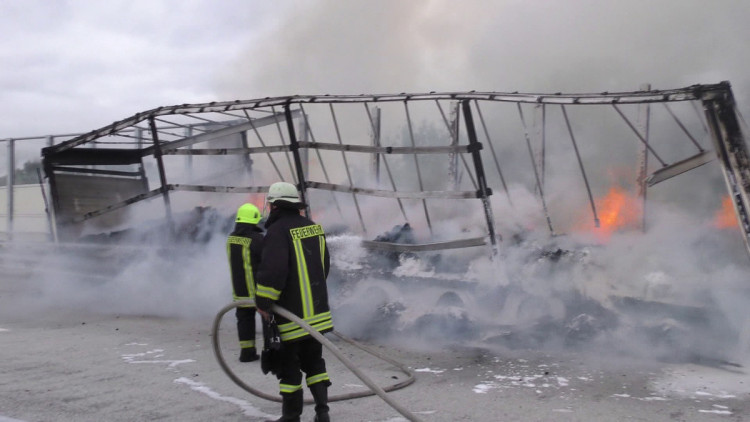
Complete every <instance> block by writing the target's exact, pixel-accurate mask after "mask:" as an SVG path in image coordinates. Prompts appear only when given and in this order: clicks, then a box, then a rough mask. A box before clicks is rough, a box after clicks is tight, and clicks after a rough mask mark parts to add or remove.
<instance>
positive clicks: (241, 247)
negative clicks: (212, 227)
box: [227, 223, 263, 300]
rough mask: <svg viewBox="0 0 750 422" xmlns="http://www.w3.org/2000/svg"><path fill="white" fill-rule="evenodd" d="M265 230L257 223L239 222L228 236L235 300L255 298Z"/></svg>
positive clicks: (228, 251)
mask: <svg viewBox="0 0 750 422" xmlns="http://www.w3.org/2000/svg"><path fill="white" fill-rule="evenodd" d="M262 246H263V231H262V230H261V229H260V228H259V227H258V226H257V225H255V224H247V223H237V224H235V227H234V231H233V232H232V233H231V234H230V235H229V237H228V238H227V258H228V259H229V270H230V272H231V277H232V296H233V298H234V300H255V273H256V272H257V270H258V267H259V266H260V259H261V251H262V250H263V247H262Z"/></svg>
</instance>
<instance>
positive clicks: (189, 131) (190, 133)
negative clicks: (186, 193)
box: [184, 126, 193, 174]
mask: <svg viewBox="0 0 750 422" xmlns="http://www.w3.org/2000/svg"><path fill="white" fill-rule="evenodd" d="M184 133H185V137H186V138H189V137H191V136H193V127H192V126H188V127H186V128H185V131H184ZM192 149H193V144H190V145H188V150H192ZM187 168H188V174H193V154H188V156H187Z"/></svg>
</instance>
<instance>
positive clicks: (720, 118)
mask: <svg viewBox="0 0 750 422" xmlns="http://www.w3.org/2000/svg"><path fill="white" fill-rule="evenodd" d="M420 101H435V102H436V104H437V106H438V109H439V110H440V113H441V115H442V117H443V120H444V122H445V123H446V126H447V128H448V131H449V137H450V139H451V140H452V141H457V140H458V138H459V137H460V135H459V133H458V119H456V120H455V122H449V121H448V119H446V117H445V114H444V113H443V111H442V107H441V105H440V101H450V102H455V103H457V104H460V108H459V113H460V112H462V113H463V114H464V116H463V119H464V125H465V127H464V128H462V130H464V131H465V134H466V135H465V136H466V139H467V144H464V145H461V144H459V143H458V142H451V145H447V146H434V145H433V146H417V143H416V140H415V135H414V131H413V128H412V118H413V117H412V116H411V110H410V107H409V105H410V104H412V103H416V102H420ZM679 101H692V102H696V101H700V102H702V104H703V108H704V113H705V118H706V119H707V121H708V128H709V129H710V131H711V135H712V139H713V142H714V147H715V149H716V153H717V155H718V157H719V159H720V162H721V164H722V170H723V172H724V177H725V181H726V184H727V188H728V190H729V193H730V196H731V197H732V200H733V203H734V207H735V212H736V215H737V218H738V220H739V221H740V225H741V227H742V230H743V235H744V240H745V243H746V245H747V248H748V252H749V253H750V219H749V217H748V209H750V202H749V201H750V200H749V198H748V197H749V194H748V192H749V191H750V164H749V163H748V154H747V146H746V143H745V139H744V137H743V135H742V133H741V131H740V127H739V123H738V120H737V116H736V109H735V104H734V100H733V97H732V93H731V87H730V85H729V83H728V82H722V83H719V84H714V85H694V86H691V87H687V88H681V89H672V90H659V91H654V90H644V91H635V92H620V93H607V92H605V93H596V94H560V93H557V94H523V93H499V92H475V91H471V92H445V93H434V92H432V93H417V94H407V93H401V94H384V95H297V96H287V97H273V98H263V99H254V100H246V101H229V102H214V103H206V104H183V105H175V106H169V107H159V108H156V109H153V110H149V111H146V112H143V113H138V114H136V115H134V116H132V117H130V118H127V119H124V120H121V121H118V122H115V123H113V124H111V125H108V126H105V127H103V128H100V129H97V130H94V131H91V132H89V133H87V134H83V135H80V136H78V137H75V138H73V139H71V140H69V141H67V142H63V143H61V144H59V145H55V146H50V147H47V148H44V149H43V151H42V154H43V158H44V162H45V173H46V175H47V177H48V180H49V182H50V185H51V188H52V189H51V190H52V192H53V193H52V199H53V201H52V202H53V206H55V193H54V191H55V187H54V184H55V181H54V180H55V179H54V173H55V171H60V170H62V169H61V168H60V167H59V161H60V157H65V156H66V155H67V154H71V153H72V154H74V155H75V154H76V152H72V151H79V150H81V149H86V148H81V147H83V146H85V145H87V144H92V145H94V144H95V143H98V142H103V141H104V140H105V138H107V137H111V136H115V137H120V138H124V139H137V140H138V141H139V142H140V141H141V138H142V137H141V136H140V135H138V136H133V135H132V133H133V131H134V130H135V131H136V132H137V133H140V132H142V131H148V132H150V133H151V138H152V145H151V146H148V147H145V148H141V147H140V146H138V147H137V149H135V150H134V151H136V152H131V153H132V154H136V155H137V156H138V157H139V158H143V157H146V156H149V155H153V157H154V158H155V159H156V160H157V163H158V168H159V176H160V177H159V178H160V185H161V186H160V187H159V188H158V189H156V190H152V191H150V192H148V193H146V194H143V195H139V196H138V197H134V198H129V199H127V200H125V201H123V202H121V203H118V204H112V205H111V206H108V207H106V208H104V209H101V210H97V211H94V212H90V213H88V214H86V215H84V216H83V217H82V218H81V220H82V221H83V220H86V219H88V218H92V217H94V216H97V215H101V214H104V213H107V212H109V211H112V210H114V209H117V208H121V207H124V206H127V205H129V204H132V203H134V202H138V201H140V200H143V199H147V198H152V197H154V196H157V195H163V196H164V202H165V208H166V209H167V214H168V218H169V214H170V210H169V208H170V206H169V196H168V193H169V191H172V190H182V191H193V192H196V191H198V192H223V193H263V192H266V191H267V188H268V186H266V185H259V186H205V185H186V184H169V183H168V182H167V178H166V171H165V169H164V165H163V162H162V158H163V156H165V155H188V156H190V157H192V156H193V155H236V154H242V155H244V156H246V157H247V159H248V160H249V161H248V162H251V156H252V155H253V154H266V155H267V156H268V158H269V159H270V161H271V164H272V165H273V168H274V170H275V172H276V174H277V175H278V177H279V178H281V179H283V173H282V170H281V168H280V167H279V166H278V165H277V163H276V160H275V159H274V158H273V157H272V153H283V154H284V155H285V158H286V160H287V164H288V166H289V169H290V171H291V175H292V177H291V178H292V179H293V182H294V183H296V184H297V186H298V187H299V189H300V191H301V193H302V195H303V197H304V198H305V200H306V202H307V199H308V197H307V195H308V190H309V189H320V190H326V191H330V192H331V194H332V195H333V194H334V192H345V193H348V194H351V195H352V198H353V200H354V202H355V206H356V208H357V214H358V218H359V220H360V223H361V226H362V231H363V232H366V230H367V229H366V225H365V223H364V221H363V217H362V213H361V210H360V206H359V202H358V198H357V197H358V195H367V196H379V197H388V198H395V199H396V200H397V201H398V204H399V208H400V210H401V213H402V215H403V216H404V218H405V219H407V220H408V218H407V213H406V210H405V208H404V205H403V203H402V200H403V199H415V200H419V201H421V203H422V208H423V210H424V217H425V219H426V221H427V226H428V227H429V228H430V230H432V221H431V218H430V213H429V210H428V207H427V201H426V200H427V199H430V198H441V199H469V198H475V199H480V200H481V201H482V204H483V208H484V212H485V216H486V220H487V221H486V223H487V236H486V237H484V238H483V239H484V240H482V242H481V243H482V244H485V245H487V244H488V243H489V244H491V245H492V246H495V242H496V240H495V237H496V236H495V227H494V221H493V214H492V210H491V208H490V201H489V197H490V195H491V194H492V190H491V188H490V187H489V186H488V184H487V180H486V177H485V174H484V165H483V163H482V156H481V154H480V151H481V150H482V149H483V147H484V145H483V143H482V142H481V141H480V140H479V133H480V132H479V131H477V128H476V127H475V126H476V122H475V120H474V117H473V116H474V113H476V115H477V116H478V117H479V122H480V124H481V126H482V130H481V133H482V134H483V135H484V138H485V140H486V143H487V144H488V145H489V147H490V151H491V154H492V159H493V161H494V163H495V168H496V171H497V173H498V174H499V177H500V181H501V183H502V187H503V189H504V190H505V192H506V195H507V196H508V201H511V198H510V193H509V191H508V186H507V185H506V181H505V177H504V176H503V172H502V170H501V167H500V161H499V157H498V154H497V153H496V151H495V148H494V146H493V141H492V139H491V138H490V131H489V130H488V128H487V125H486V122H485V117H484V115H483V112H482V108H481V107H480V104H483V103H511V104H512V103H515V104H516V106H517V107H518V112H519V115H520V118H521V121H522V124H523V129H524V135H525V138H526V143H527V147H528V150H529V154H530V158H531V162H532V167H533V169H534V175H535V180H536V187H537V190H538V192H539V195H540V197H541V202H542V206H543V207H544V213H545V217H546V218H547V224H548V226H549V230H550V232H551V233H554V231H553V229H552V220H551V217H550V215H549V213H548V210H547V204H546V202H545V195H544V188H543V181H542V180H541V177H542V176H541V175H540V171H544V169H543V168H542V169H538V168H537V167H538V166H537V162H536V161H537V160H536V159H535V154H534V151H533V148H532V146H531V140H530V136H529V133H528V128H527V125H526V121H525V118H524V115H523V110H522V105H524V104H527V105H535V106H541V108H542V113H543V114H542V116H543V118H542V120H543V121H544V110H545V106H546V105H550V104H554V105H560V106H561V109H562V111H563V113H564V116H565V121H566V125H567V127H568V131H569V136H570V139H571V142H572V143H573V146H574V148H575V149H576V157H577V159H578V160H579V163H578V164H579V168H580V171H581V174H582V177H583V179H584V183H585V184H586V188H587V191H588V194H589V200H590V202H591V206H592V211H593V213H594V219H595V221H596V220H597V216H596V208H595V206H594V202H593V199H592V197H591V188H590V186H589V184H588V178H587V176H586V172H585V170H584V166H583V162H582V161H581V157H580V154H579V153H578V151H577V142H576V138H575V136H574V134H573V129H572V127H571V125H570V121H569V120H568V116H567V112H566V111H565V110H566V107H568V106H581V105H611V106H612V108H613V109H614V110H615V111H616V112H617V114H619V115H620V116H621V117H622V119H623V120H624V122H625V123H626V125H627V126H628V127H630V129H631V130H632V131H633V133H634V134H635V136H636V138H637V141H639V142H641V143H642V144H643V146H644V148H645V149H646V150H647V151H648V153H649V154H652V155H653V156H654V157H655V159H656V160H657V161H658V162H659V164H661V166H662V168H661V169H659V170H657V171H656V172H653V173H652V174H651V176H649V178H648V184H649V185H653V184H655V183H657V182H658V181H661V180H665V179H666V178H669V177H673V176H675V175H677V174H679V173H682V172H684V171H687V170H689V169H692V168H694V167H696V166H698V165H702V164H705V163H706V162H708V161H710V160H709V156H708V155H707V153H706V152H705V151H704V150H703V149H702V148H701V147H700V145H699V144H698V143H697V141H696V140H695V138H694V137H693V136H692V135H691V134H690V133H689V131H688V130H687V129H686V128H685V126H684V125H683V124H682V123H681V122H680V121H679V119H678V118H677V117H676V116H675V114H674V113H672V111H671V109H669V107H668V103H670V102H679ZM394 102H402V103H403V105H404V112H405V114H406V128H407V129H408V140H409V146H383V145H382V142H383V139H381V124H382V118H381V115H380V110H379V108H376V109H377V112H376V116H373V113H372V111H371V109H370V107H371V106H377V105H378V104H385V103H394ZM472 103H473V107H472ZM651 103H663V104H664V105H665V107H666V108H667V111H668V112H669V113H670V114H671V115H672V117H673V118H674V119H675V121H676V122H677V124H678V125H679V126H680V128H681V129H682V131H683V132H685V134H686V135H687V137H688V138H689V139H690V140H691V141H692V142H693V143H694V144H695V145H696V146H697V147H698V150H699V153H698V155H696V156H694V157H690V158H688V159H683V160H680V161H678V162H676V163H671V164H669V163H667V162H665V161H664V160H663V159H662V158H661V157H660V156H659V155H658V154H657V153H656V151H655V150H654V148H653V147H652V145H650V143H649V142H648V140H647V139H646V138H645V137H644V135H643V134H641V133H640V131H639V130H638V129H637V128H636V127H635V125H634V124H633V123H631V121H630V120H629V118H628V117H627V116H626V115H625V114H624V113H623V112H622V110H621V108H620V106H622V105H628V104H651ZM312 104H323V105H327V106H328V108H329V111H330V116H331V119H332V121H333V125H334V129H335V137H336V143H330V142H328V143H327V142H318V141H317V140H316V138H315V135H314V133H313V130H312V127H311V125H310V124H309V122H308V112H307V111H306V110H305V105H312ZM335 104H363V105H364V107H365V110H366V113H367V118H368V120H369V124H370V126H371V127H370V129H371V134H372V138H371V140H370V145H361V144H355V143H349V142H345V139H344V137H343V135H342V134H341V130H340V128H339V122H338V120H337V114H336V111H335V110H334V105H335ZM279 107H280V108H281V109H282V112H277V108H279ZM263 113H265V115H262V116H258V114H263ZM457 114H458V113H457ZM207 115H211V116H223V117H224V119H225V120H217V119H216V118H209V117H205V116H207ZM169 116H172V118H173V119H167V117H169ZM181 117H186V118H193V119H196V120H200V121H201V124H203V125H204V126H203V129H201V124H178V123H175V122H174V121H172V120H174V119H177V118H181ZM456 117H458V116H456ZM294 119H303V121H304V123H305V124H304V126H303V125H300V128H299V129H295V126H294V124H293V120H294ZM205 122H210V123H212V124H220V125H222V127H221V128H220V129H214V130H207V129H205ZM284 122H285V123H286V128H285V130H283V128H282V123H284ZM141 123H146V124H147V127H145V128H144V127H142V126H139V124H141ZM543 124H544V123H543ZM267 125H275V126H276V128H277V132H278V140H279V141H280V144H279V145H271V144H267V143H266V142H264V139H263V137H262V135H261V133H260V131H259V128H260V127H262V126H267ZM177 127H180V128H183V130H184V132H183V133H182V134H179V135H178V134H175V133H173V132H171V131H170V130H171V129H174V128H177ZM193 129H195V132H197V131H201V133H198V134H194V131H193ZM250 131H252V132H253V133H254V134H255V136H256V138H257V139H258V141H259V143H260V145H261V146H260V147H250V146H248V142H249V140H248V139H247V138H248V137H247V133H248V132H250ZM542 131H544V128H542ZM284 132H286V133H284ZM231 134H241V135H242V136H243V141H244V142H245V143H244V144H243V146H244V147H243V148H219V149H211V148H204V149H197V148H192V146H193V145H195V144H197V143H201V142H207V141H210V140H213V139H219V138H221V137H223V136H227V135H231ZM308 135H309V136H308ZM287 137H288V140H287ZM162 138H165V140H163V139H162ZM542 138H543V139H544V135H542ZM183 147H189V148H190V149H187V148H183ZM303 149H305V150H308V151H309V149H314V150H315V151H316V154H317V157H318V159H319V161H320V163H321V167H322V170H323V174H324V179H325V181H322V182H321V181H313V180H309V177H308V175H307V174H306V171H307V170H306V160H305V158H304V157H303V156H302V154H301V150H303ZM102 150H105V149H101V150H99V151H102ZM321 150H329V151H339V152H341V154H342V157H343V159H344V163H345V167H346V171H347V180H348V185H341V184H335V183H332V182H331V180H330V178H329V176H328V173H327V171H326V168H325V165H323V159H322V157H321V154H320V151H321ZM112 153H113V154H116V153H117V152H112ZM131 153H128V154H131ZM345 153H366V154H372V155H373V157H374V160H375V161H374V162H375V165H374V167H375V168H376V169H377V172H378V178H379V163H380V158H382V160H383V165H384V168H385V170H386V172H387V174H388V178H389V182H390V187H391V189H392V190H384V189H381V188H366V187H359V186H355V182H354V180H353V178H352V175H351V173H350V169H349V166H348V164H346V163H347V158H346V154H345ZM103 154H107V153H103ZM394 154H411V155H413V158H414V165H415V166H416V169H417V170H416V174H417V177H418V179H419V180H418V181H419V191H418V192H409V191H403V190H399V189H397V185H396V183H395V180H394V176H393V174H392V171H391V168H390V166H389V163H388V156H389V155H394ZM421 154H456V155H458V156H459V157H460V158H461V159H462V160H464V156H463V155H461V154H471V155H472V160H473V163H474V166H473V171H471V169H469V166H468V164H467V163H466V161H465V160H464V161H463V162H464V168H465V170H466V171H467V174H468V175H469V176H470V177H471V181H472V183H473V185H474V187H475V191H460V190H453V191H428V190H425V187H424V184H423V181H422V177H423V175H422V171H421V169H420V167H419V165H420V164H419V161H418V159H417V158H418V155H421ZM543 154H544V153H542V155H543ZM541 159H542V164H541V165H542V166H544V164H543V163H544V161H543V160H544V157H543V156H542V157H541ZM292 161H293V162H292ZM98 164H101V163H98ZM55 165H58V167H55ZM334 199H335V197H334ZM510 203H511V205H512V202H510ZM336 207H337V209H339V211H340V210H341V208H340V205H339V204H338V201H336ZM307 212H308V213H309V210H307ZM57 224H60V222H57ZM488 238H489V242H487V239H488ZM478 239H481V238H478ZM478 243H479V241H478V240H477V239H459V240H456V241H447V242H437V243H435V244H429V246H427V245H398V246H397V247H398V248H399V250H410V249H411V250H427V249H431V248H437V249H440V248H443V249H447V248H452V247H456V246H457V245H461V246H460V247H466V246H467V245H469V246H475V244H478Z"/></svg>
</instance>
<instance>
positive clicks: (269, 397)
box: [211, 300, 421, 422]
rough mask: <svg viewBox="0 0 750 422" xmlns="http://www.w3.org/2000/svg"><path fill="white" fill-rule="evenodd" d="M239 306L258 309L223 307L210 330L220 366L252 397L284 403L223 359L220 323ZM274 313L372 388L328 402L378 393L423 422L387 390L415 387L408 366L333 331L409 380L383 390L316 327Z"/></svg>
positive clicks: (279, 311) (282, 311) (245, 302)
mask: <svg viewBox="0 0 750 422" xmlns="http://www.w3.org/2000/svg"><path fill="white" fill-rule="evenodd" d="M239 306H255V303H254V302H253V301H250V300H241V301H236V302H232V303H230V304H228V305H226V306H224V307H223V308H221V310H220V311H219V313H217V314H216V317H215V318H214V323H213V326H212V328H211V342H212V344H213V348H214V354H215V355H216V360H217V361H218V362H219V366H221V368H222V369H223V370H224V372H225V373H226V374H227V376H229V378H231V380H232V381H234V383H235V384H237V385H238V386H239V387H240V388H242V389H243V390H245V391H247V392H249V393H250V394H253V395H255V396H257V397H260V398H264V399H266V400H270V401H275V402H281V399H280V398H279V397H278V396H275V395H270V394H267V393H264V392H263V391H260V390H258V389H255V388H253V387H251V386H249V385H247V384H246V383H245V382H243V381H242V380H241V379H240V378H239V377H238V376H237V375H236V374H235V373H234V372H233V371H232V369H231V368H230V367H229V365H227V363H226V361H225V360H224V356H223V355H222V353H221V345H220V344H219V335H218V333H219V326H220V324H221V320H222V318H223V317H224V315H225V314H226V313H227V312H229V311H230V310H232V309H234V308H237V307H239ZM271 310H272V311H273V312H275V313H277V314H279V315H281V316H283V317H284V318H286V319H288V320H290V321H292V322H295V323H297V324H298V325H299V326H300V327H302V329H303V330H305V331H307V332H308V333H310V335H311V336H312V337H313V338H315V339H316V340H318V341H319V342H320V343H321V344H322V345H323V346H325V347H326V348H327V349H328V350H330V351H331V353H333V354H334V355H335V356H336V357H337V358H338V359H339V360H340V361H341V363H343V364H344V365H345V366H346V367H347V368H349V370H351V371H352V372H353V373H354V375H356V376H357V378H359V379H360V380H362V382H364V383H365V384H366V385H367V386H368V387H370V390H371V391H362V392H355V393H349V394H343V395H337V396H331V397H329V398H328V401H329V402H333V401H341V400H350V399H355V398H359V397H367V396H372V395H374V394H377V395H378V396H380V398H382V399H383V400H384V401H385V402H386V403H388V405H390V406H391V407H392V408H394V409H395V410H396V411H398V412H399V413H400V414H402V415H403V416H404V417H406V418H407V419H408V420H410V421H414V422H421V419H419V418H417V417H416V416H414V415H413V414H412V413H411V412H409V411H408V410H406V409H404V408H403V407H402V406H400V405H399V404H398V403H396V402H394V401H393V400H392V399H391V398H390V397H389V396H388V395H387V394H386V391H393V390H397V389H400V388H403V387H406V386H408V385H410V384H412V383H413V382H414V380H415V377H414V373H413V372H412V371H411V370H409V369H408V368H407V367H405V366H404V365H402V364H401V363H399V362H397V361H395V360H393V359H390V358H388V357H386V356H384V355H382V354H380V353H378V352H376V351H374V350H372V349H370V348H368V347H366V346H364V345H362V344H360V343H357V342H356V341H354V340H352V339H350V338H347V337H345V336H344V335H342V334H341V333H338V332H336V331H334V332H333V334H335V335H336V336H337V337H339V338H340V339H342V340H344V341H346V342H347V343H350V344H352V345H354V346H356V347H358V348H360V349H362V350H364V351H365V352H367V353H369V354H371V355H373V356H375V357H377V358H379V359H382V360H384V361H386V362H388V363H390V364H392V365H394V366H395V367H397V368H398V369H399V370H401V371H402V372H404V373H405V374H406V375H408V377H409V378H408V379H406V380H405V381H402V382H399V383H397V384H394V385H391V386H388V387H385V388H381V387H379V386H378V385H377V384H375V383H374V382H373V381H372V380H370V378H368V377H367V376H366V375H365V374H364V373H362V371H360V370H359V369H358V368H357V367H356V366H354V364H353V363H352V362H351V361H350V360H349V359H348V358H346V356H344V355H343V353H341V351H340V350H339V349H338V348H337V347H336V346H335V345H334V344H333V343H331V341H330V340H328V339H327V338H325V336H323V335H322V334H320V333H319V332H317V331H316V330H315V329H314V328H312V327H311V326H310V325H309V324H307V323H306V322H305V321H303V320H302V319H300V318H299V317H297V316H296V315H294V314H293V313H291V312H289V311H288V310H286V309H284V308H282V307H280V306H278V305H273V307H272V308H271ZM306 403H312V402H311V401H309V400H308V401H306Z"/></svg>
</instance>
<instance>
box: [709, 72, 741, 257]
mask: <svg viewBox="0 0 750 422" xmlns="http://www.w3.org/2000/svg"><path fill="white" fill-rule="evenodd" d="M726 84H727V91H726V93H725V94H724V95H723V96H720V97H717V98H707V99H706V98H704V99H703V108H704V110H705V113H706V120H707V121H708V126H709V128H710V129H711V139H712V140H713V143H714V148H715V149H716V155H717V156H718V158H719V161H720V163H721V170H722V172H723V174H724V182H725V183H726V185H727V190H728V192H729V196H730V198H731V200H732V204H733V205H734V211H735V215H736V216H737V220H738V222H739V225H740V230H741V231H742V234H743V237H744V239H743V240H744V241H745V246H746V248H747V252H748V254H750V156H749V155H748V150H747V145H746V143H745V139H744V137H743V135H742V131H741V130H740V126H739V122H738V121H737V115H736V110H735V103H734V98H733V96H732V92H731V90H730V89H729V84H728V83H726Z"/></svg>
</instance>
